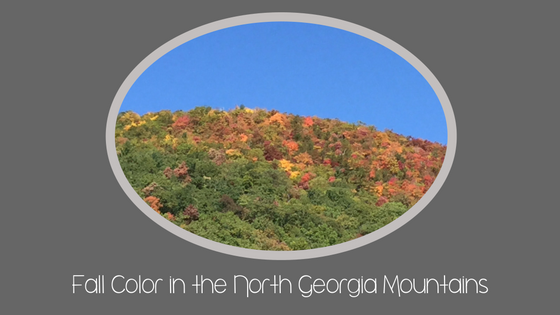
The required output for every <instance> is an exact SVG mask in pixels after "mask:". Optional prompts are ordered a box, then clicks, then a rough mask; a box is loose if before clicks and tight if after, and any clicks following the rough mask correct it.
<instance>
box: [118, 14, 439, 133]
mask: <svg viewBox="0 0 560 315" xmlns="http://www.w3.org/2000/svg"><path fill="white" fill-rule="evenodd" d="M241 104H243V105H245V106H246V107H249V108H255V107H258V108H263V109H268V110H271V109H276V110H278V111H280V112H286V113H293V114H298V115H304V116H318V117H321V118H338V119H340V120H342V121H347V122H357V121H363V122H365V123H366V124H368V125H374V126H375V127H376V128H377V129H378V130H385V129H391V130H393V131H394V132H396V133H399V134H403V135H406V136H413V137H417V138H422V139H427V140H431V141H435V142H439V143H442V144H446V143H447V127H446V122H445V116H444V113H443V109H442V107H441V104H440V102H439V100H438V98H437V96H436V94H435V93H434V91H433V90H432V88H431V87H430V85H429V84H428V82H427V81H426V80H425V79H424V78H423V77H422V75H421V74H420V73H419V72H418V71H417V70H416V69H414V67H412V66H411V65H410V64H409V63H408V62H406V61H405V60H404V59H402V58H401V57H399V56H398V55H397V54H395V53H394V52H392V51H391V50H389V49H387V48H385V47H384V46H381V45H379V44H377V43H376V42H374V41H372V40H370V39H368V38H365V37H362V36H359V35H356V34H353V33H350V32H347V31H343V30H339V29H336V28H331V27H327V26H322V25H314V24H307V23H293V22H267V23H255V24H248V25H240V26H235V27H231V28H228V29H223V30H219V31H216V32H213V33H210V34H206V35H204V36H201V37H198V38H196V39H193V40H191V41H189V42H187V43H185V44H183V45H181V46H179V47H177V48H176V49H174V50H172V51H170V52H169V53H167V54H166V55H164V56H163V57H161V58H160V59H159V60H158V61H156V62H155V63H154V64H152V65H151V66H150V67H149V68H148V69H147V70H146V71H145V72H144V73H143V74H142V75H141V76H140V77H139V78H138V80H137V81H136V82H135V83H134V85H133V86H132V88H131V89H130V90H129V92H128V94H127V95H126V97H125V100H124V101H123V103H122V105H121V109H120V110H121V111H127V110H132V111H135V112H137V113H139V114H141V115H142V114H144V113H146V112H155V111H160V110H162V109H169V110H171V111H176V110H179V109H182V110H189V109H192V108H194V107H196V106H202V105H204V106H210V107H212V108H219V109H225V110H228V109H231V108H234V107H235V106H236V105H241Z"/></svg>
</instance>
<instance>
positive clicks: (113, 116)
mask: <svg viewBox="0 0 560 315" xmlns="http://www.w3.org/2000/svg"><path fill="white" fill-rule="evenodd" d="M261 22H301V23H310V24H318V25H323V26H329V27H333V28H338V29H341V30H345V31H348V32H352V33H354V34H357V35H360V36H363V37H365V38H368V39H370V40H372V41H374V42H377V43H378V44H380V45H382V46H385V47H386V48H388V49H390V50H392V51H393V52H394V53H396V54H398V55H399V56H400V57H401V58H403V59H404V60H406V61H407V62H408V63H410V64H411V65H412V66H413V67H414V68H415V69H416V70H417V71H418V72H419V73H420V74H421V75H422V76H423V77H424V78H425V79H426V81H427V82H428V83H429V84H430V86H431V87H432V89H433V91H434V92H435V94H436V95H437V97H438V99H439V101H440V104H441V106H442V108H443V111H444V114H445V119H446V123H447V139H448V140H447V151H446V156H445V159H444V162H443V165H442V167H441V170H440V172H439V174H438V176H437V177H436V179H435V181H434V183H433V184H432V186H431V187H430V189H429V190H428V191H427V192H426V193H425V195H424V196H423V197H422V198H421V199H420V200H419V201H418V202H417V203H416V204H415V205H414V206H413V207H411V208H410V209H409V210H407V211H406V212H405V213H404V214H403V215H401V216H400V217H399V218H397V219H396V220H394V221H393V222H391V223H389V224H387V225H386V226H384V227H382V228H380V229H379V230H376V231H374V232H372V233H369V234H367V235H365V236H363V237H360V238H357V239H354V240H351V241H347V242H345V243H341V244H337V245H332V246H328V247H322V248H316V249H309V250H298V251H265V250H255V249H246V248H241V247H236V246H231V245H225V244H222V243H218V242H215V241H211V240H209V239H206V238H203V237H201V236H198V235H196V234H193V233H191V232H188V231H186V230H184V229H182V228H180V227H179V226H177V225H175V224H173V223H172V222H170V221H168V220H166V219H165V218H164V217H162V216H161V215H159V214H158V213H156V212H155V211H154V210H153V209H152V208H151V207H150V206H149V205H148V204H147V203H146V202H144V200H142V198H141V197H140V196H139V195H138V194H137V193H136V192H135V191H134V189H133V188H132V186H131V185H130V183H129V182H128V179H127V178H126V177H125V175H124V173H123V171H122V169H121V166H120V163H119V160H118V156H117V151H116V147H115V127H116V121H117V116H118V114H119V109H120V106H121V104H122V103H123V101H124V99H125V97H126V95H127V93H128V91H129V89H130V88H131V87H132V85H133V84H134V82H135V81H136V80H137V79H138V78H139V77H140V76H141V75H142V73H143V72H144V71H145V70H146V69H147V68H148V67H150V66H151V65H152V64H153V63H154V62H156V61H157V60H158V59H159V58H161V57H162V56H164V55H165V54H167V53H168V52H170V51H171V50H173V49H175V48H177V47H178V46H180V45H182V44H184V43H186V42H188V41H190V40H192V39H195V38H197V37H199V36H202V35H205V34H208V33H212V32H214V31H218V30H221V29H224V28H229V27H233V26H238V25H244V24H252V23H261ZM106 144H107V153H108V157H109V162H110V164H111V168H112V169H113V173H114V174H115V177H116V179H117V181H118V182H119V184H120V186H121V187H122V189H123V190H124V192H125V193H126V194H127V195H128V197H129V198H130V200H132V202H133V203H134V204H135V205H136V206H137V207H138V208H139V209H140V210H142V211H143V212H144V214H145V215H147V216H148V217H149V218H150V219H152V220H153V221H154V222H156V223H157V224H159V225H160V226H161V227H163V228H164V229H166V230H168V231H169V232H171V233H173V234H175V235H176V236H178V237H180V238H182V239H184V240H187V241H189V242H191V243H194V244H196V245H199V246H202V247H204V248H207V249H210V250H214V251H217V252H220V253H224V254H229V255H233V256H239V257H245V258H253V259H265V260H297V259H309V258H318V257H324V256H329V255H334V254H339V253H342V252H345V251H349V250H352V249H356V248H358V247H361V246H364V245H367V244H369V243H372V242H374V241H376V240H379V239H381V238H383V237H384V236H386V235H388V234H390V233H392V232H394V231H396V230H397V229H399V228H400V227H401V226H403V225H404V224H405V223H407V222H408V221H410V220H411V219H412V218H414V217H415V216H416V215H417V214H418V213H420V211H422V209H424V208H425V207H426V206H427V205H428V204H429V202H430V201H431V200H432V199H433V198H434V197H435V195H436V194H437V192H438V191H439V190H440V188H441V187H442V186H443V183H444V182H445V179H446V178H447V176H448V174H449V172H450V170H451V165H452V163H453V159H454V157H455V151H456V147H457V127H456V123H455V116H454V114H453V109H452V107H451V103H450V101H449V99H448V97H447V95H446V93H445V91H444V89H443V87H442V86H441V84H440V83H439V81H438V80H437V79H436V77H435V76H434V75H433V74H432V72H431V71H430V70H429V69H428V68H427V67H426V66H425V65H424V64H423V63H422V62H421V61H420V60H419V59H418V58H416V57H415V56H414V55H412V54H411V53H410V52H409V51H408V50H406V49H405V48H403V47H402V46H400V45H399V44H397V43H395V42H393V41H392V40H390V39H388V38H387V37H385V36H383V35H381V34H379V33H376V32H374V31H372V30H370V29H367V28H365V27H362V26H359V25H357V24H354V23H350V22H347V21H344V20H339V19H335V18H330V17H325V16H320V15H313V14H303V13H259V14H250V15H243V16H237V17H232V18H227V19H224V20H219V21H216V22H212V23H209V24H206V25H203V26H200V27H198V28H195V29H193V30H191V31H188V32H186V33H184V34H182V35H179V36H177V37H176V38H174V39H172V40H170V41H169V42H167V43H165V44H163V45H162V46H161V47H159V48H158V49H156V50H155V51H154V52H152V53H151V54H150V55H149V56H147V57H146V58H145V59H144V60H142V61H141V62H140V64H138V66H136V68H134V70H133V71H132V72H131V73H130V74H129V75H128V77H127V78H126V79H125V80H124V82H123V84H122V85H121V87H120V88H119V90H118V92H117V94H116V96H115V98H114V99H113V102H112V104H111V108H110V110H109V115H108V120H107V126H106Z"/></svg>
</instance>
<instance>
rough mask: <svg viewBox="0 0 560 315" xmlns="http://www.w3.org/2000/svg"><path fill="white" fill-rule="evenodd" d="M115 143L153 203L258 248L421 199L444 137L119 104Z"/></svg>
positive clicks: (257, 113) (188, 225)
mask: <svg viewBox="0 0 560 315" xmlns="http://www.w3.org/2000/svg"><path fill="white" fill-rule="evenodd" d="M115 137H116V149H117V154H118V158H119V161H120V164H121V167H122V169H123V171H124V174H125V176H126V177H127V179H128V181H129V182H130V184H131V185H132V187H133V188H134V189H135V191H136V192H137V193H138V194H139V195H140V196H141V197H142V198H144V200H145V202H146V203H147V204H148V205H149V206H150V207H151V208H152V209H154V211H156V212H158V213H160V214H161V215H162V216H164V217H165V218H166V219H168V220H170V221H171V222H173V223H175V224H177V225H178V226H180V227H182V228H184V229H186V230H188V231H190V232H192V233H195V234H197V235H199V236H202V237H205V238H208V239H210V240H214V241H217V242H221V243H224V244H228V245H233V246H240V247H244V248H251V249H260V250H302V249H311V248H318V247H325V246H330V245H334V244H338V243H342V242H346V241H349V240H352V239H354V238H357V237H360V236H363V235H365V234H368V233H371V232H373V231H375V230H377V229H379V228H381V227H383V226H385V225H387V224H388V223H390V222H392V221H393V220H395V219H396V218H398V217H399V216H400V215H402V214H403V213H405V212H406V211H407V210H408V209H410V207H412V206H413V205H414V204H415V203H416V202H418V200H419V199H420V198H422V196H423V195H424V194H425V193H426V191H427V190H428V189H429V188H430V186H431V185H432V183H433V181H434V180H435V177H436V176H437V175H438V172H439V170H440V169H441V166H442V163H443V160H444V157H445V151H446V146H444V145H441V144H438V143H434V142H430V141H427V140H422V139H416V138H412V137H405V136H403V135H399V134H396V133H393V132H392V131H378V130H376V128H375V127H373V126H367V125H365V124H363V123H358V124H352V123H346V122H342V121H339V120H337V119H322V118H318V117H302V116H298V115H293V114H287V113H280V112H278V111H276V110H271V111H267V110H263V109H249V108H245V107H244V106H240V107H237V108H235V109H233V110H230V111H223V110H216V109H212V108H210V107H196V108H194V109H192V110H190V111H186V112H185V111H177V112H174V113H172V112H170V111H165V110H163V111H160V112H157V113H147V114H145V115H142V116H140V115H138V114H136V113H134V112H130V111H128V112H123V113H120V114H119V116H118V118H117V123H116V130H115Z"/></svg>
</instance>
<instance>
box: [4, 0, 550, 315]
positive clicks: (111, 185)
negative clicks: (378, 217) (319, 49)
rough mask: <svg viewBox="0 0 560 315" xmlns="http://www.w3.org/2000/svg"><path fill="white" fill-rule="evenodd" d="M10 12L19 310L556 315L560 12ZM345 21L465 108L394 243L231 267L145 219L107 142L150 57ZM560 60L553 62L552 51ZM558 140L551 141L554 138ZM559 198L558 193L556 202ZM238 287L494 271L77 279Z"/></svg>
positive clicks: (329, 8) (8, 274)
mask: <svg viewBox="0 0 560 315" xmlns="http://www.w3.org/2000/svg"><path fill="white" fill-rule="evenodd" d="M55 4H56V2H51V3H49V4H43V3H39V2H37V3H36V4H35V5H29V4H27V5H26V6H24V5H23V4H16V3H5V4H3V5H2V10H0V23H1V27H0V29H1V31H0V32H1V33H2V50H1V51H2V61H1V62H2V67H1V69H2V71H1V77H2V93H1V97H2V105H4V106H3V113H2V116H1V117H2V124H0V126H1V131H2V136H3V140H4V145H3V147H2V161H3V163H2V169H3V175H2V179H3V185H2V190H1V191H2V201H3V211H2V220H1V221H0V224H1V229H0V231H1V233H2V234H1V236H2V255H1V261H2V278H1V279H2V280H1V282H0V283H1V290H2V292H1V294H0V299H1V304H0V305H1V306H0V308H1V309H3V310H9V311H10V312H9V313H10V314H16V313H22V314H29V313H38V312H39V311H41V310H53V311H56V313H58V314H99V313H104V314H105V313H107V314H114V313H125V314H129V313H130V314H153V313H161V314H167V313H172V312H173V313H178V312H182V313H196V314H201V313H202V314H205V313H208V314H217V313H223V312H228V313H234V314H237V313H256V314H262V313H267V314H285V313H286V312H291V313H294V314H303V313H308V312H314V313H315V312H321V313H325V314H338V313H342V312H354V311H356V312H362V313H363V312H370V313H376V312H379V313H383V314H387V313H389V314H402V313H405V312H415V313H418V312H419V313H433V314H472V313H482V314H488V313H495V312H498V311H499V312H500V313H502V312H503V313H506V312H507V313H508V314H527V313H529V312H531V313H554V312H555V309H556V307H554V304H553V301H552V299H553V298H556V297H557V295H558V289H557V286H556V284H555V281H558V278H559V274H558V271H557V270H556V268H553V267H557V265H558V258H557V256H558V255H557V239H558V232H557V230H556V222H557V219H558V215H557V213H556V210H557V202H555V203H554V205H555V206H554V207H553V206H552V205H553V203H552V200H553V197H555V194H557V190H558V181H557V178H558V171H557V163H556V159H555V156H554V152H555V150H554V147H555V146H557V144H558V139H557V137H556V135H557V130H556V129H555V128H553V126H554V121H553V120H556V117H557V116H554V115H553V114H552V113H549V112H547V111H550V110H551V109H552V107H553V105H556V104H557V103H558V101H557V95H553V93H554V92H555V90H556V89H557V88H558V83H559V82H558V75H557V73H558V70H559V69H558V61H557V59H556V57H557V56H558V53H559V51H558V44H557V31H556V29H557V28H558V26H559V25H558V24H559V23H558V22H557V19H556V17H555V16H554V12H555V10H554V9H555V8H553V7H550V6H546V5H543V4H531V5H518V4H512V3H510V2H505V1H500V2H493V3H492V4H488V3H485V4H480V5H477V4H476V3H473V2H462V3H460V4H436V3H428V2H423V3H422V4H420V3H417V4H414V3H413V2H410V3H409V2H399V3H375V4H373V3H370V4H358V3H353V2H351V1H345V2H344V3H343V4H337V5H334V4H321V5H317V4H296V2H294V1H283V2H282V3H281V4H280V3H278V4H268V5H265V4H263V3H258V2H256V1H254V2H249V1H237V2H236V3H235V4H229V3H228V2H226V1H206V2H205V3H204V4H202V2H195V1H191V2H189V3H186V2H185V3H182V4H176V3H162V2H160V3H159V4H157V5H156V4H150V5H146V4H139V3H133V2H119V3H118V4H111V5H101V4H99V3H93V2H89V3H87V4H74V3H72V4H71V3H62V2H61V3H59V5H55ZM279 11H285V12H302V13H312V14H319V15H325V16H330V17H334V18H338V19H343V20H347V21H350V22H353V23H356V24H359V25H362V26H365V27H367V28H370V29H372V30H374V31H376V32H378V33H380V34H382V35H384V36H387V37H388V38H390V39H392V40H394V41H395V42H397V43H398V44H400V45H402V46H403V47H405V48H406V49H408V50H409V51H410V52H412V53H413V54H414V55H415V56H416V57H417V58H419V59H420V60H421V61H422V62H423V63H424V64H425V65H426V66H427V67H428V68H429V69H430V70H431V71H432V72H433V73H434V75H435V76H436V77H437V78H438V80H439V81H440V83H441V84H442V86H443V88H444V89H445V90H446V93H447V95H448V97H449V98H450V100H451V104H452V106H453V109H454V113H455V118H456V121H457V129H458V143H457V153H456V157H455V161H454V164H453V167H452V169H451V173H450V174H449V176H448V178H447V180H446V182H445V184H444V185H443V187H442V188H441V190H440V191H439V193H438V194H437V196H436V197H435V198H434V199H433V200H432V202H431V203H430V204H429V205H428V206H427V207H426V208H425V209H424V210H423V211H422V212H421V213H420V214H419V215H418V216H416V217H415V218H414V219H412V220H411V221H410V222H408V223H407V224H405V225H404V226H403V227H401V228H400V229H398V230H397V231H395V232H393V233H392V234H390V235H388V236H386V237H384V238H382V239H380V240H378V241H376V242H374V243H371V244H369V245H366V246H363V247H361V248H358V249H355V250H352V251H349V252H345V253H342V254H338V255H334V256H329V257H324V258H317V259H308V260H300V261H262V260H254V259H246V258H239V257H233V256H228V255H224V254H220V253H217V252H213V251H210V250H207V249H204V248H201V247H198V246H196V245H192V244H190V243H188V242H186V241H184V240H182V239H180V238H178V237H176V236H174V235H173V234H171V233H169V232H168V231H166V230H164V229H163V228H161V227H160V226H158V225H157V224H155V223H153V222H152V221H151V220H150V219H149V218H148V217H146V216H145V215H144V214H143V213H142V212H141V211H140V210H138V209H137V208H136V206H135V205H134V204H133V203H132V202H131V201H130V199H129V198H128V197H127V196H126V195H125V194H124V192H123V191H122V189H121V187H120V186H119V184H118V183H117V181H116V179H115V177H114V175H113V173H112V171H111V168H110V165H109V162H108V158H107V152H106V149H105V126H106V122H107V115H108V111H109V108H110V105H111V102H112V100H113V97H114V96H115V93H116V92H117V90H118V88H119V87H120V85H121V83H122V82H123V81H124V79H125V78H126V76H127V75H128V74H129V73H130V71H132V69H133V68H134V67H135V66H136V65H137V64H138V63H139V62H140V61H141V60H142V59H143V58H144V57H146V56H147V55H149V54H150V53H151V52H152V51H153V50H155V49H156V48H158V47H159V46H161V45H162V44H164V43H165V42H167V41H169V40H171V39H172V38H174V37H176V36H178V35H180V34H182V33H184V32H186V31H188V30H190V29H192V28H195V27H197V26H200V25H203V24H206V23H209V22H213V21H216V20H219V19H223V18H228V17H232V16H237V15H242V14H250V13H259V12H279ZM553 57H554V58H553ZM553 135H554V136H553ZM554 199H555V198H554ZM73 274H84V275H86V276H89V277H94V276H96V275H99V274H104V275H106V278H108V279H107V280H109V279H110V278H111V277H112V276H114V275H116V274H123V275H125V276H127V277H137V276H138V275H139V274H140V275H142V276H145V277H153V278H158V277H161V278H164V279H166V278H167V277H168V276H170V275H171V276H175V277H182V278H184V279H185V280H188V282H190V281H192V280H194V275H196V274H198V275H200V274H202V275H205V276H208V277H212V278H218V277H220V278H225V279H226V280H227V281H228V282H231V278H232V277H233V275H234V274H244V275H247V276H250V277H259V278H264V277H271V276H273V275H279V274H280V275H282V276H283V277H287V278H290V279H291V280H292V281H293V282H294V284H295V282H297V279H298V278H299V277H300V276H301V275H304V274H309V275H311V276H313V277H321V278H325V279H328V278H331V277H333V278H351V277H359V276H364V277H376V278H382V277H383V275H388V276H394V275H397V274H398V275H399V276H401V277H410V278H417V279H418V278H419V279H422V278H425V277H434V278H441V277H442V276H443V275H446V276H447V277H461V276H465V277H472V278H487V279H488V282H487V285H488V287H489V292H488V294H479V295H476V294H470V293H469V294H456V295H452V294H445V295H444V294H439V295H438V294H427V295H418V294H409V295H405V296H402V297H400V298H399V297H397V296H396V295H383V294H377V295H362V296H360V297H358V298H355V299H352V298H350V297H349V296H348V295H347V294H321V295H314V296H312V297H311V298H309V299H304V298H302V297H301V296H300V295H299V294H297V292H294V293H293V294H292V295H287V294H283V295H274V294H270V293H271V292H269V293H268V294H264V295H253V296H251V297H250V298H248V299H247V298H245V297H244V296H242V295H233V294H231V288H229V289H228V292H227V293H225V294H222V295H216V294H214V295H207V294H205V295H194V294H192V292H189V294H187V295H169V294H165V292H161V293H160V294H158V295H146V294H141V295H138V294H134V295H128V294H126V295H125V294H122V295H116V294H112V293H111V292H107V291H106V293H105V294H103V295H93V294H91V295H89V294H85V293H83V292H79V293H78V294H72V287H71V284H72V275H73Z"/></svg>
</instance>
